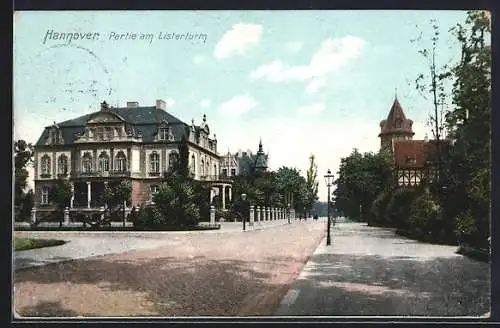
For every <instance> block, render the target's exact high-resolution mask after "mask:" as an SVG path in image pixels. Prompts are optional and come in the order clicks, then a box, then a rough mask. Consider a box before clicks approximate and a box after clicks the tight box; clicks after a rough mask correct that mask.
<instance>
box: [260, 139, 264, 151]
mask: <svg viewBox="0 0 500 328" xmlns="http://www.w3.org/2000/svg"><path fill="white" fill-rule="evenodd" d="M262 151H263V150H262V138H260V140H259V152H262Z"/></svg>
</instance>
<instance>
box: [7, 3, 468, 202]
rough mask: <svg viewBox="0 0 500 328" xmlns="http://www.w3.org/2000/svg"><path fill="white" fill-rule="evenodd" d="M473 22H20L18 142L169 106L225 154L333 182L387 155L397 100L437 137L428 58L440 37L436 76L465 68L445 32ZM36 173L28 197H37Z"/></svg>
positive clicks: (106, 16) (458, 14) (225, 14)
mask: <svg viewBox="0 0 500 328" xmlns="http://www.w3.org/2000/svg"><path fill="white" fill-rule="evenodd" d="M465 17H466V13H465V12H464V11H369V10H363V11H324V10H322V11H313V10H310V11H305V10H304V11H113V12H105V11H100V12H98V11H86V12H71V11H67V12H50V11H48V12H47V11H44V12H36V11H32V12H16V13H15V14H14V75H13V104H14V115H13V117H14V122H13V124H14V139H16V140H17V139H24V140H26V141H28V142H32V143H35V142H36V141H37V140H38V138H39V136H40V135H41V133H42V131H43V129H44V127H45V126H48V125H50V124H52V123H53V122H54V121H56V122H61V121H64V120H68V119H71V118H75V117H77V116H81V115H85V114H88V113H90V112H93V111H96V110H98V109H99V104H100V103H101V102H102V101H106V102H107V103H109V104H110V105H112V106H126V103H127V101H137V102H139V105H142V106H153V105H155V102H156V99H163V100H166V102H167V111H168V112H170V113H171V114H172V115H174V116H176V117H178V118H179V119H181V120H182V121H184V122H186V123H190V122H191V119H194V121H195V124H200V123H201V120H202V117H203V114H206V115H207V123H208V125H209V127H210V130H211V133H215V134H216V137H217V140H218V151H219V153H220V154H226V153H227V152H228V150H229V151H231V152H235V151H238V150H247V149H250V150H251V151H253V152H256V151H257V150H258V144H259V140H260V139H262V143H263V146H264V150H265V151H266V152H268V153H269V167H270V169H271V170H276V169H278V168H279V167H282V166H288V167H295V168H297V169H299V170H300V171H301V173H302V174H303V175H304V176H305V172H306V170H307V168H308V166H309V157H310V155H311V154H314V156H315V161H316V164H317V167H318V180H319V197H320V200H326V197H327V191H326V185H325V182H324V179H323V175H324V174H325V173H326V171H327V170H328V169H330V170H331V171H332V172H333V173H334V174H335V173H336V172H337V170H338V167H339V164H340V159H341V158H342V157H346V156H348V155H349V154H350V153H351V151H352V150H353V148H357V149H358V150H359V151H361V152H368V151H378V149H379V146H380V140H379V138H378V133H379V132H380V126H379V124H380V121H381V120H383V119H385V118H386V117H387V114H388V112H389V110H390V107H391V105H392V102H393V100H394V97H395V95H396V94H397V98H398V100H399V101H400V103H401V105H402V107H403V109H404V111H405V113H406V116H407V117H408V118H410V119H412V120H413V121H414V126H413V127H414V132H415V136H414V139H423V138H424V135H425V134H426V133H427V134H428V135H431V133H430V130H429V129H428V128H427V127H426V121H427V117H428V115H429V114H430V113H431V111H432V102H431V101H430V99H426V98H425V97H423V96H422V95H421V94H419V93H418V92H417V91H416V89H415V83H414V82H412V81H414V80H415V79H416V78H417V76H418V75H419V74H420V73H427V72H428V71H429V66H428V64H427V62H426V61H425V59H424V58H423V57H422V56H421V55H419V53H418V50H419V49H422V48H425V47H429V45H430V43H429V41H425V39H424V41H422V42H420V43H412V42H410V40H412V39H414V38H415V37H417V36H418V35H419V34H420V33H423V35H424V36H430V35H431V25H430V20H431V19H435V20H436V21H437V23H438V25H439V26H440V33H441V34H440V36H441V38H440V40H439V43H438V49H439V53H438V56H437V61H438V63H442V64H446V63H452V62H453V61H455V60H457V59H458V58H459V47H458V44H457V42H456V41H455V38H454V37H453V36H452V35H451V34H450V33H449V32H448V29H449V28H450V27H452V26H455V25H456V24H457V23H462V22H464V21H465ZM32 173H33V172H32V170H31V171H30V181H29V185H30V186H32V185H33V182H32V177H33V175H32Z"/></svg>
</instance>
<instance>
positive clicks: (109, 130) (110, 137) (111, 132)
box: [106, 128, 114, 140]
mask: <svg viewBox="0 0 500 328" xmlns="http://www.w3.org/2000/svg"><path fill="white" fill-rule="evenodd" d="M113 137H114V129H113V128H106V139H107V140H113Z"/></svg>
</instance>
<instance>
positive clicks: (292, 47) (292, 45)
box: [285, 42, 302, 53]
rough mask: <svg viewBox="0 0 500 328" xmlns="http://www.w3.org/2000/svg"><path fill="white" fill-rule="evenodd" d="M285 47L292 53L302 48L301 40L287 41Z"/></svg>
mask: <svg viewBox="0 0 500 328" xmlns="http://www.w3.org/2000/svg"><path fill="white" fill-rule="evenodd" d="M285 46H286V48H287V49H288V50H289V51H290V52H293V53H297V52H299V51H300V49H302V42H287V43H286V45H285Z"/></svg>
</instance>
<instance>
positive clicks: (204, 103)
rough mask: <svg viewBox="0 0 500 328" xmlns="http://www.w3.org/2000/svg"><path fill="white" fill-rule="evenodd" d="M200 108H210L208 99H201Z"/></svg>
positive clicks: (210, 103)
mask: <svg viewBox="0 0 500 328" xmlns="http://www.w3.org/2000/svg"><path fill="white" fill-rule="evenodd" d="M200 106H201V108H209V107H210V106H212V101H211V100H210V99H203V100H202V101H200Z"/></svg>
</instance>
